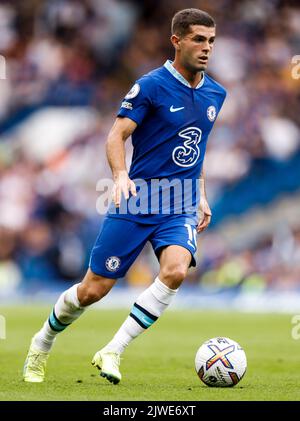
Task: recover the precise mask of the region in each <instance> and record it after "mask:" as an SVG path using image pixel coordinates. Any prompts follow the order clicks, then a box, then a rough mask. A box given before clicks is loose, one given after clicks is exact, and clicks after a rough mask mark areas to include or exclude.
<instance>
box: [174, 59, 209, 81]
mask: <svg viewBox="0 0 300 421" xmlns="http://www.w3.org/2000/svg"><path fill="white" fill-rule="evenodd" d="M172 65H173V67H174V69H176V70H177V72H179V73H180V74H181V75H182V76H183V77H184V78H185V80H186V81H187V82H189V84H190V85H191V87H192V88H196V86H198V85H199V83H200V82H201V79H202V77H203V74H202V72H201V71H199V72H196V73H193V72H191V71H189V70H188V69H186V68H185V67H183V66H182V64H181V63H180V62H179V60H178V59H177V58H176V57H175V60H174V61H173V63H172Z"/></svg>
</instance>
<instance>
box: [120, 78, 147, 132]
mask: <svg viewBox="0 0 300 421" xmlns="http://www.w3.org/2000/svg"><path fill="white" fill-rule="evenodd" d="M153 90H154V83H153V81H152V80H151V79H150V78H147V77H143V78H141V79H139V80H138V81H137V82H136V83H135V84H134V85H133V87H132V88H131V89H130V91H129V92H128V94H127V95H126V96H125V98H124V99H123V101H122V104H121V107H120V109H119V112H118V117H128V118H130V119H131V120H133V121H135V122H136V123H137V124H138V125H139V124H141V123H142V121H143V119H144V118H145V116H146V115H147V113H148V112H149V111H150V109H151V107H152V104H153Z"/></svg>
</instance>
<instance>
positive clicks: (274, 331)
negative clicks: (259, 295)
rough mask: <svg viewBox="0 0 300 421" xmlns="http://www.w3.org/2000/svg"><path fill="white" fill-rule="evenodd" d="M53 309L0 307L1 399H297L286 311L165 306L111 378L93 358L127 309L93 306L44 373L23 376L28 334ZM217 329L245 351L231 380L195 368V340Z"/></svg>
mask: <svg viewBox="0 0 300 421" xmlns="http://www.w3.org/2000/svg"><path fill="white" fill-rule="evenodd" d="M50 310H51V306H49V307H35V306H34V307H29V306H23V307H6V308H1V309H0V313H1V314H2V315H4V316H5V318H6V323H7V339H6V340H0V361H1V375H0V400H2V401H3V400H6V401H11V400H22V401H23V400H42V401H45V400H66V401H72V400H73V401H74V400H85V401H88V400H98V401H123V400H141V401H148V400H153V401H168V400H170V401H173V400H175V401H186V400H195V401H203V400H207V401H214V400H219V401H220V400H221V401H224V400H226V401H229V400H234V401H236V400H241V401H243V400H300V393H299V369H300V340H298V341H297V340H293V339H292V337H291V328H292V324H291V316H289V315H276V314H271V315H270V314H263V315H261V314H259V315H258V314H244V313H228V312H200V311H172V310H169V311H167V312H166V313H165V314H164V315H163V317H162V318H161V319H160V320H158V321H157V322H156V324H155V325H154V326H153V327H151V328H150V329H149V330H148V331H147V332H145V333H144V334H143V335H141V336H140V337H139V338H137V339H136V340H135V341H134V342H133V343H132V344H131V345H130V347H129V348H128V349H127V350H126V351H125V353H124V358H123V359H122V362H121V372H122V375H123V379H122V381H121V383H120V384H118V385H116V386H114V385H112V384H110V383H109V382H107V381H106V380H104V379H103V378H101V377H100V376H99V375H98V371H97V370H96V369H95V368H93V367H92V366H91V359H92V356H93V355H94V353H95V352H96V351H97V350H98V349H100V348H101V347H102V346H103V345H105V343H106V342H108V341H109V340H110V339H111V337H112V335H113V334H114V333H115V331H116V330H117V329H118V327H119V326H120V325H121V323H122V322H123V320H124V319H125V317H126V316H127V314H128V311H126V310H122V311H121V310H118V311H115V310H96V309H95V310H90V311H88V312H87V313H86V314H84V315H83V316H82V317H81V318H80V319H79V320H78V321H77V322H75V323H74V324H73V325H72V326H70V327H69V328H67V329H66V331H65V332H63V333H62V334H60V335H59V337H58V338H57V341H56V343H55V345H54V347H53V350H52V353H51V356H50V358H49V360H48V366H47V377H46V381H45V382H44V383H42V384H27V383H24V382H23V381H22V367H23V363H24V359H25V356H26V353H27V349H28V346H29V342H30V339H31V337H32V335H33V334H34V333H35V332H36V331H37V330H38V329H39V328H40V327H41V325H42V323H43V322H44V320H45V319H46V318H47V316H48V314H49V312H50ZM215 336H227V337H229V338H231V339H233V340H235V341H237V342H239V343H240V344H241V345H242V346H243V348H244V350H245V352H246V355H247V359H248V370H247V372H246V375H245V376H244V378H243V379H242V381H241V382H240V383H239V384H238V385H237V386H235V387H233V388H228V389H219V388H209V387H207V386H205V385H204V384H202V383H201V382H200V380H199V379H198V377H197V375H196V373H195V369H194V358H195V354H196V351H197V349H198V347H199V346H200V345H201V344H202V343H203V342H204V341H205V340H207V339H210V338H212V337H215Z"/></svg>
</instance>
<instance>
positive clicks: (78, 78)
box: [0, 0, 300, 290]
mask: <svg viewBox="0 0 300 421" xmlns="http://www.w3.org/2000/svg"><path fill="white" fill-rule="evenodd" d="M186 7H198V8H201V9H204V10H206V11H207V12H209V13H210V14H211V15H212V16H213V17H214V18H215V19H216V22H217V41H216V45H215V50H214V53H213V56H212V58H211V62H210V64H209V69H208V73H209V74H211V75H212V76H213V77H214V78H216V79H217V80H218V81H219V82H220V83H222V84H223V85H224V86H225V87H226V89H227V91H228V96H227V100H226V103H225V105H224V108H223V110H222V112H221V114H220V116H219V120H218V122H217V123H216V127H215V128H214V130H213V133H212V135H211V137H210V141H209V146H208V151H207V157H206V162H205V168H206V173H207V178H208V180H207V190H208V195H209V199H210V202H211V205H212V208H213V205H214V202H215V201H216V199H217V198H218V197H219V195H220V194H221V193H222V191H223V189H224V188H225V187H228V186H230V185H234V183H236V182H238V180H240V179H241V178H242V177H245V176H246V175H247V174H248V172H249V171H250V169H251V163H252V162H253V160H256V159H260V158H262V157H269V158H271V159H274V160H276V161H282V160H288V159H289V158H290V157H292V156H293V154H295V153H296V152H298V151H299V149H300V129H299V127H300V94H299V92H300V90H299V86H300V79H294V78H293V77H292V66H293V64H292V57H293V56H295V55H297V54H300V7H299V4H298V2H297V1H291V0H290V1H288V0H253V1H250V0H245V1H237V0H219V1H218V2H211V1H209V0H198V1H196V0H190V1H189V2H188V5H187V2H186V1H183V0H172V1H171V0H163V1H161V2H157V1H154V0H145V1H137V0H136V1H129V0H124V1H122V0H44V1H42V0H27V1H26V2H19V1H13V0H10V1H2V2H1V4H0V54H2V56H4V57H5V59H6V79H5V80H0V132H1V133H0V134H1V137H0V289H1V288H2V289H6V290H7V289H9V288H14V287H15V286H16V285H18V286H19V288H27V287H30V286H32V288H36V287H37V285H38V284H40V283H41V281H45V282H46V281H48V280H51V281H59V280H64V281H74V280H77V279H78V278H80V277H81V276H82V274H83V273H84V271H85V269H86V267H87V265H88V259H89V252H90V249H91V247H92V245H93V242H94V240H95V238H96V235H97V232H98V230H99V227H100V224H101V219H102V217H101V216H100V215H98V214H97V212H96V209H95V204H96V200H97V191H96V182H97V180H99V179H101V178H108V177H110V171H109V167H108V165H107V162H106V159H105V147H104V142H105V139H106V136H107V133H108V131H109V129H110V127H111V125H112V123H113V120H114V117H115V114H116V112H117V110H118V107H119V105H120V102H121V100H122V98H123V96H124V95H125V94H126V92H127V91H128V90H129V89H130V87H131V85H132V84H133V83H134V81H135V79H137V78H139V77H140V76H141V75H142V74H144V73H146V72H148V71H150V70H152V69H153V68H155V67H159V66H161V65H162V64H163V63H164V62H165V60H166V59H168V58H170V59H172V57H173V50H172V46H171V44H170V40H169V37H170V21H171V18H172V16H173V15H174V13H175V12H176V11H177V10H180V9H182V8H186ZM130 151H131V147H130V145H128V156H130ZM128 160H129V158H128ZM220 163H221V164H220ZM299 187H300V181H299ZM276 241H277V239H276V234H274V235H273V236H271V237H270V238H267V239H266V238H264V239H259V238H258V242H257V245H256V246H255V247H254V248H253V249H247V250H240V251H236V250H235V251H231V250H230V249H228V248H227V247H226V246H224V245H223V246H222V247H221V245H220V244H221V243H222V240H221V238H220V237H218V234H217V233H209V232H208V234H207V236H205V237H204V240H203V245H202V244H200V251H199V259H200V261H199V265H198V267H197V269H195V270H194V271H192V272H191V274H190V276H189V279H188V281H189V283H195V284H198V283H199V282H201V283H202V284H203V285H211V286H212V287H213V286H218V285H219V286H220V285H224V286H226V285H227V286H228V285H230V286H239V285H245V287H246V286H247V285H248V287H249V288H251V285H252V286H255V285H256V286H257V287H258V288H259V287H262V288H263V287H266V286H268V285H272V286H273V285H280V284H281V285H287V286H295V285H297V283H298V285H300V283H299V282H300V277H299V276H300V275H299V273H300V271H299V269H300V267H299V260H300V257H299V254H300V233H299V227H292V229H291V232H290V242H291V245H290V246H289V247H290V248H287V249H286V248H285V249H284V250H288V256H284V254H285V252H281V251H280V247H279V246H278V245H277V246H276ZM277 242H278V241H277ZM279 243H280V241H279ZM276 247H277V248H276ZM278 253H279V255H280V256H281V257H280V258H279V257H278V256H279V255H278ZM280 253H281V254H280ZM282 254H283V255H282ZM153 259H154V258H153V256H152V254H151V252H150V249H149V248H146V250H145V252H144V253H143V255H142V256H141V257H140V259H139V260H138V262H137V263H136V265H134V267H133V268H132V269H131V270H130V272H129V273H128V276H127V278H126V280H125V282H129V283H131V284H139V283H144V284H147V283H148V282H150V281H151V280H152V279H153V274H154V271H155V264H154V263H153ZM24 280H25V281H24ZM1 285H2V287H1Z"/></svg>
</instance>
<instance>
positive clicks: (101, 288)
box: [77, 271, 115, 307]
mask: <svg viewBox="0 0 300 421" xmlns="http://www.w3.org/2000/svg"><path fill="white" fill-rule="evenodd" d="M114 283H115V280H113V279H107V278H103V277H101V276H98V275H95V274H93V273H92V272H91V271H89V272H88V273H87V275H86V276H85V278H84V280H83V281H82V282H81V284H80V285H79V287H78V290H77V291H78V300H79V302H80V305H81V306H83V307H85V306H88V305H90V304H93V303H96V302H97V301H99V300H101V298H103V297H105V295H106V294H108V292H109V291H110V290H111V288H112V287H113V285H114Z"/></svg>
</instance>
